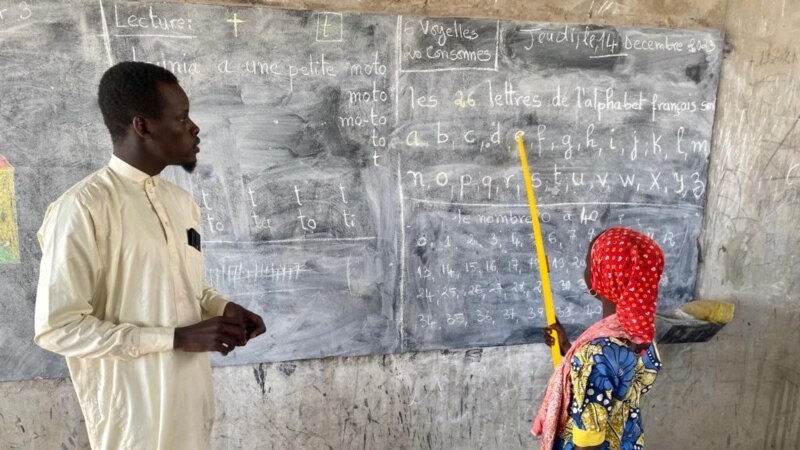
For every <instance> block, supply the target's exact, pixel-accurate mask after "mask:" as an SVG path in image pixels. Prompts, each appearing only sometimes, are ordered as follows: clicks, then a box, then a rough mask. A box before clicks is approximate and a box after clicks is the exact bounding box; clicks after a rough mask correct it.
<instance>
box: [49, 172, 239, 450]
mask: <svg viewBox="0 0 800 450" xmlns="http://www.w3.org/2000/svg"><path fill="white" fill-rule="evenodd" d="M199 218H200V210H199V208H198V207H197V204H196V203H195V202H194V200H193V199H192V197H191V195H189V194H188V193H187V192H186V191H184V190H183V189H181V188H179V187H178V186H175V185H173V184H171V183H169V182H167V181H165V180H162V179H161V178H160V177H159V176H154V177H150V176H148V175H147V174H146V173H144V172H141V171H139V170H137V169H135V168H134V167H132V166H130V165H128V164H126V163H125V162H123V161H122V160H121V159H119V158H116V157H112V159H111V161H110V162H109V165H108V167H105V168H103V169H101V170H99V171H97V172H95V173H94V174H92V175H90V176H89V177H87V178H86V179H84V180H83V181H81V182H79V183H78V184H76V185H75V186H73V187H72V188H70V189H69V190H68V191H67V192H66V193H64V194H63V195H62V196H61V197H60V198H59V199H58V200H56V201H55V202H54V203H53V204H51V205H50V207H49V208H48V209H47V213H46V214H45V218H44V223H43V224H42V228H41V229H40V230H39V244H40V245H41V247H42V263H41V271H40V274H39V287H38V291H37V295H36V313H35V326H36V337H35V338H34V340H35V341H36V343H37V344H38V345H40V346H41V347H43V348H45V349H47V350H50V351H53V352H56V353H59V354H61V355H64V356H65V357H66V359H67V365H68V366H69V371H70V375H71V376H72V381H73V384H74V386H75V391H76V392H77V394H78V399H79V401H80V404H81V408H82V409H83V414H84V417H85V419H86V427H87V429H88V433H89V440H90V442H91V445H92V448H94V449H100V450H117V449H142V450H158V449H163V450H179V449H187V450H189V449H191V450H198V449H207V448H210V433H211V426H212V423H213V419H214V391H213V386H212V379H211V366H210V363H209V355H208V354H207V353H188V352H183V351H178V350H173V348H172V341H173V335H174V330H175V327H180V326H186V325H191V324H193V323H196V322H199V321H200V320H202V318H203V317H202V316H216V315H221V314H222V311H223V310H224V308H225V305H226V304H227V301H226V300H225V299H224V298H223V297H222V296H221V295H220V294H219V293H218V292H217V291H216V290H214V289H213V288H212V287H210V286H209V285H207V284H206V283H205V281H204V276H203V275H204V274H203V255H202V253H201V252H199V251H198V250H195V249H194V248H193V247H191V246H189V245H188V238H187V230H188V229H190V228H194V229H195V230H197V231H198V232H199V231H200V223H199Z"/></svg>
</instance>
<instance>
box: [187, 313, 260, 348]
mask: <svg viewBox="0 0 800 450" xmlns="http://www.w3.org/2000/svg"><path fill="white" fill-rule="evenodd" d="M266 331H267V327H266V326H265V325H264V321H263V320H261V317H260V316H259V315H258V314H255V313H253V312H250V311H248V310H246V309H244V308H242V307H241V306H239V305H237V304H236V303H228V304H227V305H226V306H225V311H224V312H223V314H222V315H221V316H218V317H213V318H211V319H208V320H204V321H202V322H198V323H196V324H194V325H189V326H187V327H180V328H176V329H175V341H174V343H173V348H175V350H183V351H185V352H220V353H222V355H223V356H224V355H227V354H228V353H229V352H230V351H231V350H233V349H234V348H235V347H241V346H244V345H245V344H247V341H248V340H249V339H252V338H254V337H256V336H259V335H261V334H263V333H264V332H266Z"/></svg>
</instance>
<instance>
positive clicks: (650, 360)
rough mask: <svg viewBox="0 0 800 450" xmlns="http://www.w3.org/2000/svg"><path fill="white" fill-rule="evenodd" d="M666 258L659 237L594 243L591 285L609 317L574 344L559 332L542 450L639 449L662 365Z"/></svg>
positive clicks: (604, 238) (619, 233) (540, 418)
mask: <svg viewBox="0 0 800 450" xmlns="http://www.w3.org/2000/svg"><path fill="white" fill-rule="evenodd" d="M663 270H664V254H663V252H662V251H661V249H660V248H659V246H658V244H656V243H655V242H654V241H653V240H652V239H650V238H649V237H647V236H645V235H644V234H641V233H639V232H637V231H634V230H631V229H628V228H611V229H609V230H606V231H604V232H603V233H601V234H600V235H599V236H597V238H595V240H594V241H593V242H592V243H591V244H590V246H589V252H588V254H587V264H586V273H585V276H586V283H587V285H588V286H589V293H591V294H592V295H593V296H595V297H597V298H598V299H599V300H600V301H601V302H603V317H604V318H603V319H602V320H600V321H599V322H597V323H595V324H594V325H592V326H591V327H590V328H589V329H587V330H586V331H585V332H584V333H583V334H582V335H581V336H580V337H578V339H577V340H576V341H575V344H574V345H570V342H569V340H568V339H567V337H566V334H565V333H564V329H563V327H561V325H560V324H558V323H557V324H556V325H553V326H550V327H548V328H547V330H546V332H545V342H546V343H547V344H548V345H551V346H552V345H553V337H552V336H551V335H550V333H551V332H552V331H553V330H555V331H557V333H558V337H559V343H560V344H561V348H562V352H563V353H564V359H563V360H562V362H561V365H559V366H558V368H557V369H556V371H555V373H553V376H552V377H551V378H550V382H549V384H548V386H547V391H546V392H545V398H544V402H543V403H542V407H541V409H540V410H539V414H537V416H536V419H535V420H534V423H533V428H532V429H531V431H532V432H533V434H534V435H536V436H539V437H540V445H541V447H540V448H541V449H542V450H552V449H557V450H572V449H583V450H589V449H599V450H618V449H624V450H640V449H643V448H644V437H643V434H644V426H643V424H642V415H641V410H640V409H639V405H640V401H641V398H642V396H643V395H644V394H645V393H647V392H648V391H649V390H650V388H651V387H652V385H653V383H654V382H655V379H656V375H657V374H658V371H659V369H660V368H661V362H660V361H659V357H658V351H657V350H656V347H655V343H654V342H653V339H654V337H655V314H656V301H657V299H658V283H659V280H660V279H661V273H662V271H663Z"/></svg>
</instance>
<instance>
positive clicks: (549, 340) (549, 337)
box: [544, 319, 572, 356]
mask: <svg viewBox="0 0 800 450" xmlns="http://www.w3.org/2000/svg"><path fill="white" fill-rule="evenodd" d="M553 332H555V333H556V334H557V335H558V346H559V349H560V350H561V356H564V355H566V354H567V350H569V348H570V346H572V344H571V343H570V342H569V337H567V332H566V331H564V327H563V326H562V325H561V322H559V321H558V319H556V323H554V324H553V325H550V326H548V327H547V328H545V329H544V343H545V344H547V346H548V347H552V346H553V344H555V342H556V340H555V338H554V337H553Z"/></svg>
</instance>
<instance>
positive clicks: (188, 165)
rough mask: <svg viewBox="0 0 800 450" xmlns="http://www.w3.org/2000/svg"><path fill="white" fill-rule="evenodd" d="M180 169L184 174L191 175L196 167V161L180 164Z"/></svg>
mask: <svg viewBox="0 0 800 450" xmlns="http://www.w3.org/2000/svg"><path fill="white" fill-rule="evenodd" d="M181 167H183V170H185V171H186V173H192V172H194V169H195V168H196V167H197V161H195V162H190V163H186V164H181Z"/></svg>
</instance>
